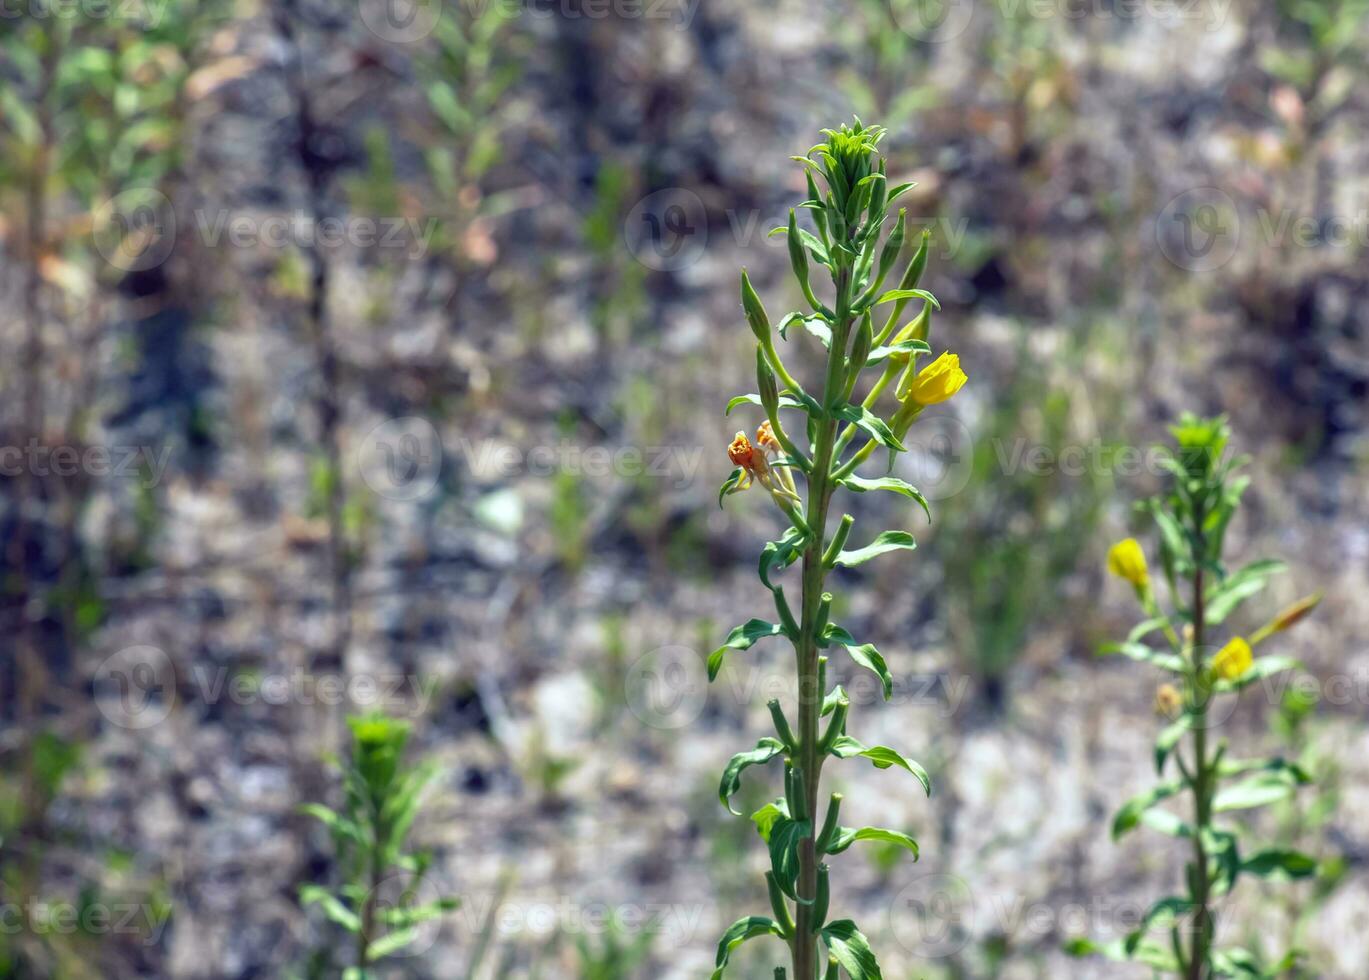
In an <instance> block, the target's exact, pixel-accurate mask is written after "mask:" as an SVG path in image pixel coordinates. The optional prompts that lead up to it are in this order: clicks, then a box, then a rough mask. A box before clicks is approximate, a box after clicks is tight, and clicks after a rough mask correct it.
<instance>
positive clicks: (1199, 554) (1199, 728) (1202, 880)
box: [1188, 510, 1212, 980]
mask: <svg viewBox="0 0 1369 980" xmlns="http://www.w3.org/2000/svg"><path fill="white" fill-rule="evenodd" d="M1194 524H1195V525H1196V529H1197V538H1198V541H1197V547H1196V548H1195V549H1194V550H1195V555H1194V565H1195V568H1194V571H1193V651H1192V654H1193V665H1192V669H1193V682H1194V685H1193V686H1194V697H1195V699H1196V702H1195V708H1196V714H1197V718H1196V724H1195V728H1194V732H1193V807H1194V814H1193V816H1194V833H1193V862H1194V870H1193V879H1194V882H1193V883H1194V892H1193V903H1194V918H1193V950H1192V955H1191V956H1190V957H1189V961H1188V980H1203V974H1204V968H1205V967H1206V965H1207V952H1208V947H1209V944H1210V942H1211V932H1212V916H1211V914H1210V913H1209V911H1208V907H1207V903H1208V892H1209V890H1210V888H1211V882H1210V881H1209V880H1208V873H1207V847H1206V846H1205V844H1204V843H1203V831H1204V830H1205V829H1206V827H1207V825H1208V821H1209V820H1210V819H1211V816H1212V814H1211V775H1212V773H1211V770H1210V763H1209V760H1208V757H1207V706H1208V700H1209V696H1208V692H1207V690H1206V686H1205V684H1204V681H1203V643H1204V636H1205V634H1206V632H1207V629H1206V627H1207V623H1206V619H1207V614H1206V611H1205V609H1204V603H1203V555H1204V554H1205V553H1206V550H1207V549H1206V542H1205V541H1204V540H1203V535H1202V526H1203V513H1202V511H1201V510H1199V511H1198V512H1197V514H1196V515H1195V520H1194Z"/></svg>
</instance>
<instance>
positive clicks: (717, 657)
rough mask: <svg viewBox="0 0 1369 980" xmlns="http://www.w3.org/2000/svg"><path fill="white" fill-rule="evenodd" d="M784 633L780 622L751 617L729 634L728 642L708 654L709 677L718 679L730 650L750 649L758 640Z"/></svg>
mask: <svg viewBox="0 0 1369 980" xmlns="http://www.w3.org/2000/svg"><path fill="white" fill-rule="evenodd" d="M783 633H784V628H783V627H782V626H780V625H779V624H778V623H767V622H766V621H765V620H763V619H749V620H747V621H746V622H745V623H742V625H740V626H738V627H735V628H734V629H733V630H732V632H731V633H729V634H728V635H727V640H726V642H724V643H723V645H722V646H720V647H718V649H716V650H714V651H713V652H712V653H710V654H709V655H708V679H709V680H710V681H712V680H716V679H717V677H718V671H719V670H721V669H722V665H723V655H724V654H726V653H727V651H728V650H749V649H751V647H752V646H754V645H755V643H756V641H757V640H760V639H763V638H765V637H767V636H780V635H781V634H783Z"/></svg>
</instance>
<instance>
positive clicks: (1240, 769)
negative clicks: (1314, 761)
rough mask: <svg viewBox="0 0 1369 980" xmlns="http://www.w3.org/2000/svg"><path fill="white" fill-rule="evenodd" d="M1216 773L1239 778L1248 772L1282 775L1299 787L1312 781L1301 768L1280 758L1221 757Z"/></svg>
mask: <svg viewBox="0 0 1369 980" xmlns="http://www.w3.org/2000/svg"><path fill="white" fill-rule="evenodd" d="M1217 772H1218V774H1219V775H1221V776H1240V775H1243V774H1244V773H1248V772H1278V773H1284V774H1286V776H1287V778H1288V779H1290V780H1292V781H1293V782H1295V783H1297V784H1298V785H1300V786H1305V785H1306V784H1308V783H1310V782H1311V781H1312V777H1311V776H1310V775H1308V773H1307V770H1306V769H1304V768H1303V767H1302V766H1300V765H1298V764H1297V763H1296V762H1289V761H1288V760H1287V759H1281V758H1274V759H1228V758H1225V757H1223V758H1222V760H1221V762H1219V763H1218V764H1217Z"/></svg>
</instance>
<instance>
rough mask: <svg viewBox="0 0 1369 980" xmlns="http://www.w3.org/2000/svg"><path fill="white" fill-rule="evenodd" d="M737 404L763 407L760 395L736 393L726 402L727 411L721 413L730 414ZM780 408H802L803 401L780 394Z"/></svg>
mask: <svg viewBox="0 0 1369 980" xmlns="http://www.w3.org/2000/svg"><path fill="white" fill-rule="evenodd" d="M738 405H759V406H760V407H762V408H764V407H765V406H764V405H763V404H762V403H761V396H760V395H755V394H752V395H738V396H737V397H736V398H733V399H731V400H730V401H729V402H728V403H727V411H725V412H723V414H724V415H731V414H732V409H734V408H736V407H737V406H738ZM780 408H799V409H801V408H803V402H801V401H799V400H798V399H797V398H791V397H790V396H789V395H780Z"/></svg>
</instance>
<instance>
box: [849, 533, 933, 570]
mask: <svg viewBox="0 0 1369 980" xmlns="http://www.w3.org/2000/svg"><path fill="white" fill-rule="evenodd" d="M916 547H917V542H916V541H915V540H914V539H913V536H912V535H911V534H909V533H908V532H907V531H881V532H880V533H879V536H878V537H877V538H875V540H874V541H872V542H870V544H867V545H866V546H865V547H864V548H857V549H856V550H855V551H843V552H842V553H841V554H839V555H837V557H836V559H835V560H834V561H833V563H832V564H833V565H842V566H845V567H846V568H853V567H854V566H856V565H862V564H864V563H865V562H867V561H869V560H870V559H871V558H878V557H879V556H880V555H884V554H888V553H889V552H891V551H912V550H913V549H914V548H916Z"/></svg>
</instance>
